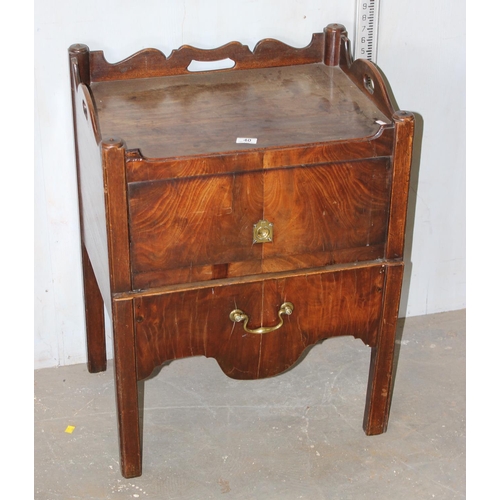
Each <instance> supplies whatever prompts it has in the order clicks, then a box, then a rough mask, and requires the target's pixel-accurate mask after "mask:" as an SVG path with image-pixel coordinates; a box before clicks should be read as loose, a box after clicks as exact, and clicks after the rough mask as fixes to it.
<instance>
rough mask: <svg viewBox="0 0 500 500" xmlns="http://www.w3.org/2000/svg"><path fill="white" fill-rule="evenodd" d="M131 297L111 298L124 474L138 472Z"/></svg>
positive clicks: (130, 474)
mask: <svg viewBox="0 0 500 500" xmlns="http://www.w3.org/2000/svg"><path fill="white" fill-rule="evenodd" d="M133 321H134V319H133V308H132V300H123V301H114V302H113V337H114V347H115V363H114V364H115V388H116V406H117V414H118V434H119V436H118V437H119V441H120V457H121V470H122V475H123V477H125V478H132V477H137V476H140V475H141V474H142V448H141V435H140V420H139V419H140V415H139V393H138V383H137V370H136V359H135V338H134V323H133Z"/></svg>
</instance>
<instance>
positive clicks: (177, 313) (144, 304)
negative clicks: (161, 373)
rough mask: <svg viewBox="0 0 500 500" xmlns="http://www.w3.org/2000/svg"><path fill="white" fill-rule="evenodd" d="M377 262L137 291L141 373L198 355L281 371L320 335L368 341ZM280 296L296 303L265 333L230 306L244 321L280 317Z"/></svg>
mask: <svg viewBox="0 0 500 500" xmlns="http://www.w3.org/2000/svg"><path fill="white" fill-rule="evenodd" d="M383 269H384V266H383V265H371V266H365V267H359V268H351V269H343V270H339V271H334V272H332V271H330V272H328V271H324V272H315V273H311V274H307V273H305V274H302V275H294V276H289V277H283V276H282V277H280V278H269V279H264V280H263V281H261V282H259V281H257V282H253V283H240V284H239V283H235V284H233V285H227V286H222V287H221V286H217V287H210V286H206V287H198V288H196V289H192V290H184V291H179V292H171V293H168V292H166V293H163V294H156V295H148V294H143V295H142V296H140V297H137V298H135V299H134V307H135V319H136V347H137V365H138V377H139V379H142V378H145V377H147V376H148V375H149V374H150V373H151V371H152V370H153V368H154V367H156V366H159V365H161V364H162V363H163V362H165V361H167V360H172V359H179V358H183V357H187V356H198V355H203V356H207V357H213V358H215V359H216V360H217V362H218V363H219V365H220V366H221V368H222V370H223V371H224V373H226V374H227V375H228V376H230V377H233V378H239V379H252V378H261V377H268V376H271V375H275V374H277V373H280V372H282V371H284V370H286V369H287V368H289V367H290V366H291V365H293V364H294V363H295V362H296V361H297V359H298V358H299V357H300V355H301V353H302V352H303V351H304V349H305V348H306V347H307V346H309V345H311V344H314V343H316V342H318V341H319V340H321V339H325V338H328V337H334V336H340V335H353V336H354V337H356V338H360V339H362V340H363V342H365V343H366V344H368V345H373V344H374V341H375V338H376V333H377V328H378V325H379V321H380V312H381V304H382V290H383V282H384V274H383V272H382V271H383ZM284 301H290V302H292V303H293V304H294V306H295V309H294V311H293V314H292V315H291V316H286V317H285V323H284V325H283V327H282V328H280V329H279V330H276V331H274V332H271V333H267V334H264V335H254V334H250V333H247V332H245V331H244V329H243V327H242V324H240V323H237V324H235V323H233V322H232V321H231V320H230V319H229V313H230V312H231V311H232V310H233V309H235V308H239V309H241V310H243V311H244V312H245V313H246V314H248V316H249V317H250V321H249V324H248V327H249V328H258V327H260V326H262V325H264V326H269V325H274V324H276V323H277V322H278V316H277V312H278V310H279V307H280V305H281V304H282V303H283V302H284Z"/></svg>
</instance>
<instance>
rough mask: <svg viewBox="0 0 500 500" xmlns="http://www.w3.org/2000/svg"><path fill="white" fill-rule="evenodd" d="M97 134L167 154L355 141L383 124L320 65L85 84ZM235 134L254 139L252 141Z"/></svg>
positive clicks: (345, 81)
mask: <svg viewBox="0 0 500 500" xmlns="http://www.w3.org/2000/svg"><path fill="white" fill-rule="evenodd" d="M91 89H92V93H93V95H94V100H95V105H96V108H97V114H98V119H99V126H100V131H101V135H102V137H113V138H115V139H118V138H120V139H122V140H124V141H125V143H126V146H127V148H129V149H136V148H138V149H140V150H141V152H142V154H143V155H144V156H145V157H149V158H172V157H182V156H191V155H203V154H214V153H222V152H235V151H236V152H237V151H249V150H255V149H265V148H277V147H287V146H293V145H301V144H311V143H321V142H330V141H339V140H353V139H361V138H366V137H370V136H373V135H375V134H376V133H377V132H378V131H379V130H380V127H381V125H380V123H378V121H382V122H385V123H391V120H390V119H389V118H388V117H386V116H385V115H384V114H383V113H382V112H381V111H380V110H379V109H378V108H377V107H376V106H375V104H374V103H373V102H372V101H371V100H370V99H369V98H368V97H367V96H366V95H365V94H364V93H363V92H362V91H361V90H359V89H358V87H357V86H356V85H355V84H354V83H353V82H352V81H351V80H350V79H349V78H348V77H347V76H346V75H345V73H344V72H343V71H342V70H341V69H339V68H338V67H328V66H325V65H324V64H322V63H315V64H304V65H297V66H283V67H279V68H263V69H252V70H235V71H230V70H229V71H212V72H203V73H191V74H188V75H179V76H168V77H155V78H144V79H135V80H122V81H110V82H97V83H92V84H91ZM237 138H246V139H257V142H256V144H248V143H241V144H240V143H237V142H236V140H237Z"/></svg>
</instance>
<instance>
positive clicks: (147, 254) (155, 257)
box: [129, 173, 263, 286]
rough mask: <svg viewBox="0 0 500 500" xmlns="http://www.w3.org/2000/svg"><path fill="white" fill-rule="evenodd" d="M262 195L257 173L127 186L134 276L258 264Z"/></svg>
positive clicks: (259, 178) (259, 176)
mask: <svg viewBox="0 0 500 500" xmlns="http://www.w3.org/2000/svg"><path fill="white" fill-rule="evenodd" d="M262 190H263V186H262V175H261V174H259V173H248V174H244V175H240V174H234V175H229V176H213V177H210V178H200V177H198V178H188V179H176V180H171V181H163V182H155V183H134V184H131V185H129V210H130V233H131V253H132V272H133V274H134V275H139V274H141V273H151V272H154V271H165V270H169V269H182V268H193V269H195V271H194V276H196V275H197V274H200V273H197V272H196V270H199V269H200V266H201V267H203V266H211V267H212V266H221V265H222V266H224V265H228V264H229V263H231V262H245V261H256V260H257V261H260V259H261V247H259V246H254V245H252V229H253V224H254V223H256V222H257V221H258V220H260V219H261V218H262V206H263V201H262ZM219 272H220V269H219ZM216 274H217V271H216ZM142 285H144V283H142ZM142 285H141V286H142Z"/></svg>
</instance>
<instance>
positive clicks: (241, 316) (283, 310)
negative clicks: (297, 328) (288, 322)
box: [229, 302, 293, 335]
mask: <svg viewBox="0 0 500 500" xmlns="http://www.w3.org/2000/svg"><path fill="white" fill-rule="evenodd" d="M292 312H293V304H292V303H291V302H283V304H281V307H280V310H279V311H278V317H279V319H280V321H279V323H278V324H277V325H274V326H261V327H260V328H256V329H255V330H252V329H251V328H247V325H248V322H249V321H250V318H249V317H248V316H247V315H246V314H245V313H244V312H243V311H242V310H241V309H234V311H231V313H230V314H229V319H230V320H231V321H234V322H235V323H240V322H241V321H243V328H244V330H245V332H248V333H254V334H257V335H262V334H263V333H269V332H274V330H278V329H279V328H281V327H282V326H283V314H286V315H287V316H290V314H292Z"/></svg>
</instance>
